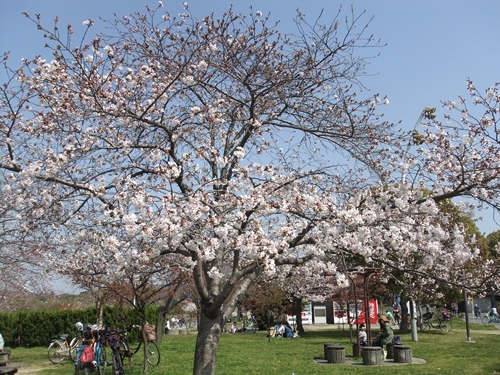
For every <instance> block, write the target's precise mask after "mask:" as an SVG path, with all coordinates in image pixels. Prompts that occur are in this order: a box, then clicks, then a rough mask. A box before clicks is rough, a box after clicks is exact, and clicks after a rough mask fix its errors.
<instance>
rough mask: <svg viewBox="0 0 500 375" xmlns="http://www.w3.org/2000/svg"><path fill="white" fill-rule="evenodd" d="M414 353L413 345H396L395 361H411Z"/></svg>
mask: <svg viewBox="0 0 500 375" xmlns="http://www.w3.org/2000/svg"><path fill="white" fill-rule="evenodd" d="M411 360H412V353H411V346H406V345H394V362H397V363H411Z"/></svg>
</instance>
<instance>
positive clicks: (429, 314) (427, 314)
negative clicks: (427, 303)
mask: <svg viewBox="0 0 500 375" xmlns="http://www.w3.org/2000/svg"><path fill="white" fill-rule="evenodd" d="M422 317H423V318H424V319H426V320H429V319H431V318H432V313H431V312H426V313H425V314H424V315H423V316H422Z"/></svg>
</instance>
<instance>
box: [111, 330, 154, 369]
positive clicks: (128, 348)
mask: <svg viewBox="0 0 500 375" xmlns="http://www.w3.org/2000/svg"><path fill="white" fill-rule="evenodd" d="M132 328H133V329H134V328H139V330H141V327H140V326H138V325H134V326H132ZM155 328H156V327H155V326H154V325H152V324H146V325H145V326H144V330H145V331H146V337H147V342H146V343H144V345H146V353H147V354H146V355H147V360H148V363H149V364H150V365H153V366H157V365H158V364H159V363H160V349H159V348H158V345H156V343H155V340H156V334H155ZM120 338H121V346H120V354H121V357H122V360H123V358H125V357H127V358H132V356H133V355H134V354H136V353H137V352H138V351H139V349H140V348H141V346H142V344H143V339H142V332H139V341H138V342H130V340H129V335H128V332H127V331H120Z"/></svg>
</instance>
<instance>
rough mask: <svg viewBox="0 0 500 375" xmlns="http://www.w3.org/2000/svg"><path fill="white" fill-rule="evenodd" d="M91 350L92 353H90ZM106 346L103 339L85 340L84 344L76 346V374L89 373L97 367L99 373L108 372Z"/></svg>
mask: <svg viewBox="0 0 500 375" xmlns="http://www.w3.org/2000/svg"><path fill="white" fill-rule="evenodd" d="M89 352H90V353H92V355H89ZM106 366H107V362H106V348H105V347H104V346H103V345H102V344H101V340H97V341H95V342H93V341H85V342H84V343H83V345H79V346H77V347H76V356H75V375H88V374H90V373H92V372H94V371H95V370H96V368H97V371H98V374H99V375H104V374H105V372H106Z"/></svg>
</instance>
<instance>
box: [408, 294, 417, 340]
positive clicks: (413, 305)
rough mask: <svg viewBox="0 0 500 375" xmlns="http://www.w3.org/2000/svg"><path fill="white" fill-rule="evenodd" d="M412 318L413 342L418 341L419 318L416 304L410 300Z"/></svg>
mask: <svg viewBox="0 0 500 375" xmlns="http://www.w3.org/2000/svg"><path fill="white" fill-rule="evenodd" d="M410 317H411V341H418V333H417V318H416V317H415V302H414V301H413V298H410Z"/></svg>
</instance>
